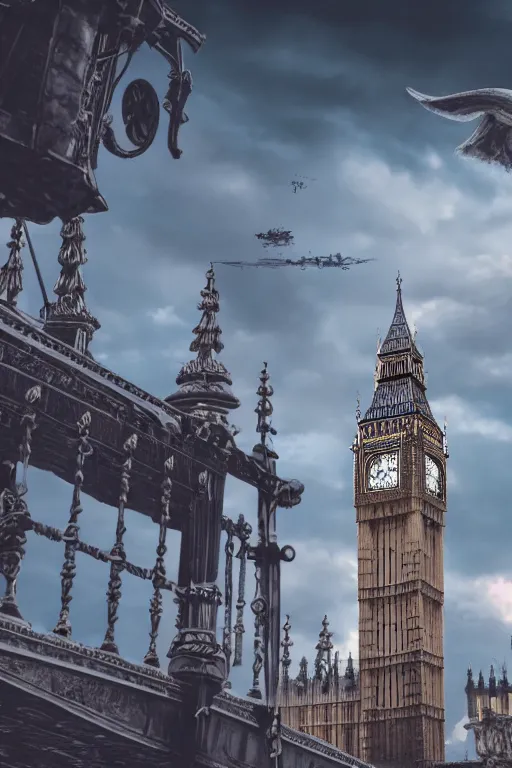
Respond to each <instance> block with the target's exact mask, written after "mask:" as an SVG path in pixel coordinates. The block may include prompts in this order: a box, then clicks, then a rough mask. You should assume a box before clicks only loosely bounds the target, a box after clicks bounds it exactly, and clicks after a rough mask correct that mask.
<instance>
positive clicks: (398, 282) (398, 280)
mask: <svg viewBox="0 0 512 768" xmlns="http://www.w3.org/2000/svg"><path fill="white" fill-rule="evenodd" d="M396 289H397V291H401V290H402V278H401V277H400V271H399V272H398V274H397V276H396Z"/></svg>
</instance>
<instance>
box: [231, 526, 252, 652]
mask: <svg viewBox="0 0 512 768" xmlns="http://www.w3.org/2000/svg"><path fill="white" fill-rule="evenodd" d="M236 531H237V536H238V538H239V540H240V549H239V550H238V552H237V554H236V557H237V558H238V559H239V560H240V570H239V573H238V594H237V601H236V621H235V626H234V629H233V631H234V633H235V656H234V659H233V666H234V667H239V666H241V664H242V653H243V639H244V633H245V627H244V608H245V575H246V567H247V546H248V540H249V536H250V535H251V533H252V528H251V526H250V525H249V523H246V522H245V518H244V516H243V515H240V516H239V518H238V521H237V523H236Z"/></svg>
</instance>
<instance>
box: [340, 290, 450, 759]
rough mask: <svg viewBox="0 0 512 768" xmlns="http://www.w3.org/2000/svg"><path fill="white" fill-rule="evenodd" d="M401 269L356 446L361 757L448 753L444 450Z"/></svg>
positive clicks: (430, 756) (433, 756)
mask: <svg viewBox="0 0 512 768" xmlns="http://www.w3.org/2000/svg"><path fill="white" fill-rule="evenodd" d="M425 390H426V385H425V376H424V370H423V356H422V354H421V353H420V352H419V350H418V348H417V346H416V342H415V336H413V334H412V333H411V331H410V328H409V325H408V323H407V320H406V317H405V313H404V309H403V305H402V280H401V278H400V275H398V278H397V295H396V306H395V313H394V316H393V320H392V322H391V326H390V328H389V331H388V333H387V336H386V337H385V339H384V341H383V343H382V344H381V345H380V347H379V349H378V353H377V369H376V376H375V391H374V394H373V400H372V403H371V405H370V407H369V408H368V410H367V411H366V413H365V414H364V416H363V418H361V419H360V420H359V425H358V435H357V439H356V441H355V443H354V445H353V451H354V454H355V462H354V488H355V507H356V519H357V525H358V562H359V573H358V600H359V663H360V689H361V720H362V722H361V752H360V757H361V758H362V759H363V760H367V761H368V762H370V763H373V764H375V765H377V766H379V768H381V766H389V768H391V767H392V768H404V767H405V766H410V765H416V766H421V765H423V764H426V763H428V762H429V761H432V762H442V761H443V760H444V682H443V596H444V578H443V527H444V517H445V511H446V458H447V457H446V451H445V441H444V436H443V432H442V431H441V429H440V428H439V426H438V425H437V423H436V422H435V420H434V417H433V415H432V412H431V410H430V406H429V404H428V401H427V398H426V394H425Z"/></svg>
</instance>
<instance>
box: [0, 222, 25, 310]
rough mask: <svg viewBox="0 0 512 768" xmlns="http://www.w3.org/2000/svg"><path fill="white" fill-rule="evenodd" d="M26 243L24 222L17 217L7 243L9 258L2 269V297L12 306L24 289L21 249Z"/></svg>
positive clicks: (0, 281)
mask: <svg viewBox="0 0 512 768" xmlns="http://www.w3.org/2000/svg"><path fill="white" fill-rule="evenodd" d="M24 245H25V241H24V240H23V222H22V220H21V219H16V220H15V222H14V225H13V226H12V228H11V239H10V240H9V242H8V243H7V247H8V248H9V258H8V259H7V261H6V263H5V264H4V266H3V267H2V269H0V298H2V299H4V300H5V301H6V303H7V304H10V305H11V306H12V307H15V306H16V300H17V297H18V295H19V294H20V293H21V291H22V290H23V280H22V273H23V261H22V258H21V251H22V248H23V246H24Z"/></svg>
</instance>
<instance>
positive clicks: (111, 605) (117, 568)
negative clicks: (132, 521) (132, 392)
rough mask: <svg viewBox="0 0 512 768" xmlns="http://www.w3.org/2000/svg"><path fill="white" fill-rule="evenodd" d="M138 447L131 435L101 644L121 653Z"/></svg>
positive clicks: (112, 555)
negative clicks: (119, 627)
mask: <svg viewBox="0 0 512 768" xmlns="http://www.w3.org/2000/svg"><path fill="white" fill-rule="evenodd" d="M136 447H137V435H131V436H130V437H129V438H128V440H126V442H125V443H124V445H123V451H124V454H125V457H126V458H125V460H124V462H123V466H122V470H121V489H120V492H119V506H118V510H117V526H116V542H115V544H114V546H113V547H112V550H111V551H110V554H111V557H112V561H111V563H110V578H109V582H108V589H107V609H108V623H107V631H106V632H105V639H104V640H103V643H102V644H101V650H102V651H109V652H110V653H116V654H119V648H118V647H117V645H116V642H115V624H116V621H117V619H118V616H117V612H118V610H119V601H120V600H121V586H122V581H121V573H122V572H123V570H124V563H125V560H126V552H125V549H124V543H123V537H124V534H125V532H126V528H125V525H124V511H125V508H126V504H127V501H128V494H129V492H130V477H131V471H132V463H133V453H134V451H135V449H136Z"/></svg>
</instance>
